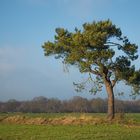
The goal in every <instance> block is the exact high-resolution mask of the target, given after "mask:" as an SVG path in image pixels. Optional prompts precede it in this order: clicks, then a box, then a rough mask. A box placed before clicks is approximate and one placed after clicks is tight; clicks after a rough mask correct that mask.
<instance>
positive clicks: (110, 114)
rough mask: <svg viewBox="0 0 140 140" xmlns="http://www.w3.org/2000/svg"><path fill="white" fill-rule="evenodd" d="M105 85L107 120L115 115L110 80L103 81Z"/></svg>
mask: <svg viewBox="0 0 140 140" xmlns="http://www.w3.org/2000/svg"><path fill="white" fill-rule="evenodd" d="M105 86H106V91H107V94H108V111H107V118H108V119H109V120H112V119H113V118H114V116H115V110H114V93H113V87H112V84H111V82H108V81H106V82H105Z"/></svg>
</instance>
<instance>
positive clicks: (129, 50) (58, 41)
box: [42, 20, 140, 94]
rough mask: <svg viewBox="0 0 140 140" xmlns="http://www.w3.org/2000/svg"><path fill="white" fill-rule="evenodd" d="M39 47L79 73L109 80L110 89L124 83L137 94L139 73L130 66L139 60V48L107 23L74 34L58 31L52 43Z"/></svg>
mask: <svg viewBox="0 0 140 140" xmlns="http://www.w3.org/2000/svg"><path fill="white" fill-rule="evenodd" d="M42 47H43V49H44V52H45V55H46V56H50V55H55V58H62V59H63V62H64V63H65V64H71V65H76V66H78V68H79V71H80V72H81V73H90V74H94V75H95V76H97V77H100V78H101V79H102V80H103V81H104V79H105V78H107V79H108V80H110V81H111V80H112V86H114V85H115V83H116V82H117V81H121V80H123V81H125V83H126V84H128V85H131V86H132V87H133V91H134V92H135V94H138V93H140V90H139V89H140V70H136V69H135V66H134V65H133V66H132V64H131V63H132V61H134V60H136V59H137V58H138V55H137V50H138V46H137V45H136V44H134V43H131V42H130V41H129V39H128V38H127V37H126V36H124V35H123V34H122V31H121V29H120V28H118V27H116V25H114V24H113V23H112V22H111V21H110V20H105V21H98V22H95V21H94V22H92V23H85V24H83V28H82V29H81V30H79V29H78V28H75V31H74V32H69V31H68V30H66V29H64V28H57V29H56V35H55V40H54V42H50V41H48V42H45V43H44V45H43V46H42ZM117 52H119V53H117ZM118 54H119V55H118ZM112 76H113V77H114V79H112V78H111V77H112ZM113 84H114V85H113ZM82 88H83V87H82Z"/></svg>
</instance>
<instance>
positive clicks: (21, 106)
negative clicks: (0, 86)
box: [0, 96, 140, 113]
mask: <svg viewBox="0 0 140 140" xmlns="http://www.w3.org/2000/svg"><path fill="white" fill-rule="evenodd" d="M115 107H116V108H115V110H116V112H131V113H138V112H139V113H140V100H132V101H126V100H115ZM106 111H107V99H101V98H96V99H94V98H93V99H86V98H82V97H79V96H76V97H73V98H72V99H69V100H59V99H56V98H51V99H48V98H46V97H43V96H40V97H35V98H34V99H33V100H30V101H17V100H14V99H11V100H9V101H7V102H0V112H33V113H43V112H44V113H45V112H46V113H59V112H62V113H63V112H89V113H104V112H106Z"/></svg>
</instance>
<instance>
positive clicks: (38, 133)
mask: <svg viewBox="0 0 140 140" xmlns="http://www.w3.org/2000/svg"><path fill="white" fill-rule="evenodd" d="M7 115H8V116H15V115H17V114H0V116H1V118H4V117H6V116H7ZM18 115H19V114H18ZM20 115H24V116H28V117H29V118H36V117H43V118H44V117H46V118H47V119H50V118H51V119H54V118H63V117H64V116H65V117H66V116H68V117H69V116H74V117H76V118H80V116H81V114H20ZM84 116H85V118H86V116H92V117H98V118H101V119H102V118H103V117H105V114H84ZM125 119H126V120H127V123H129V124H127V123H124V124H123V123H117V122H113V123H103V124H102V123H99V124H98V123H97V124H69V125H67V124H66V125H59V124H57V125H49V124H48V125H33V124H32V125H29V124H28V125H27V124H26V125H25V124H15V123H11V124H10V123H4V122H1V123H0V140H140V114H126V117H125Z"/></svg>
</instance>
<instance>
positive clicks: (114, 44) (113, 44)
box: [105, 41, 123, 47]
mask: <svg viewBox="0 0 140 140" xmlns="http://www.w3.org/2000/svg"><path fill="white" fill-rule="evenodd" d="M105 45H109V46H120V47H123V46H122V45H120V44H118V43H114V42H110V41H109V42H107V43H106V44H105Z"/></svg>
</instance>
